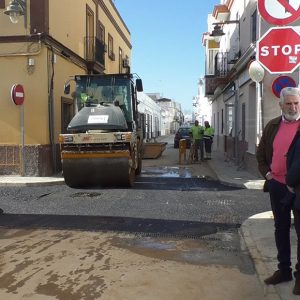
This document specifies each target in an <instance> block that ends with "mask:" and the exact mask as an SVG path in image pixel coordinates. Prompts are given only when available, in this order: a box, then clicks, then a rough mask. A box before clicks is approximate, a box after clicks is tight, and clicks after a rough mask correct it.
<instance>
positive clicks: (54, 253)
mask: <svg viewBox="0 0 300 300" xmlns="http://www.w3.org/2000/svg"><path fill="white" fill-rule="evenodd" d="M175 157H176V152H174V151H173V152H172V151H171V149H170V148H169V152H168V155H166V156H164V157H163V158H162V159H161V160H160V163H161V164H162V165H158V166H153V165H152V164H153V163H154V162H153V161H148V162H145V166H144V169H143V173H142V176H141V177H139V178H138V180H137V184H136V186H135V187H134V188H133V189H119V188H115V189H114V188H109V189H70V188H68V187H66V186H48V187H30V188H29V187H22V188H12V187H11V188H8V187H7V188H1V190H0V199H1V200H0V207H2V208H4V211H5V214H4V215H1V216H0V243H1V247H0V299H30V300H31V299H33V300H35V299H37V300H39V299H41V300H42V299H60V300H68V299H70V300H74V299H105V300H106V299H108V300H111V299H117V300H119V299H122V300H123V299H124V300H127V299H128V300H129V299H130V300H132V299H142V300H144V299H145V300H148V299H149V300H150V299H151V300H152V299H158V300H165V299H172V300H173V299H175V300H176V299H178V300H179V299H180V300H181V299H195V300H199V299H204V300H210V299H214V300H215V299H233V300H235V299H236V300H240V299H255V300H260V299H264V295H263V288H262V287H261V286H260V284H259V282H258V280H257V278H256V275H255V270H254V267H253V264H252V261H251V260H250V258H249V255H248V252H247V251H246V249H244V246H243V243H242V241H241V239H240V236H239V227H240V224H241V223H242V222H243V220H245V219H246V218H247V217H248V216H250V215H252V214H255V213H257V212H259V211H263V210H264V208H265V207H264V205H267V204H268V203H267V202H264V201H263V197H264V196H263V195H262V193H261V191H249V190H240V189H236V188H231V187H228V186H224V185H221V184H220V183H218V182H217V181H216V180H215V178H214V174H213V172H211V170H209V169H208V168H207V166H206V165H205V164H202V165H201V166H195V165H193V167H192V168H190V167H185V166H183V167H182V166H175V167H174V161H175V160H176V158H175ZM168 163H169V165H168ZM264 203H265V204H264Z"/></svg>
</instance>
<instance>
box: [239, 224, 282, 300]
mask: <svg viewBox="0 0 300 300" xmlns="http://www.w3.org/2000/svg"><path fill="white" fill-rule="evenodd" d="M251 222H253V220H251V219H247V220H246V221H245V222H244V223H243V224H242V226H241V228H240V231H239V233H240V236H241V237H242V238H243V240H244V242H245V245H246V247H245V248H246V249H247V250H248V252H249V254H250V257H251V258H252V261H253V264H254V266H255V270H256V274H257V277H258V279H259V282H260V283H261V285H262V287H263V291H264V296H265V297H266V299H269V300H280V299H282V298H281V297H280V295H279V294H278V292H277V290H276V289H275V287H274V286H272V285H266V284H265V283H264V279H265V278H267V277H268V276H269V275H270V273H272V272H270V270H269V269H268V267H267V265H266V264H265V263H264V262H263V261H262V258H261V254H260V252H259V250H258V247H257V245H256V243H255V241H254V239H253V238H252V235H251V232H250V230H249V228H250V226H251Z"/></svg>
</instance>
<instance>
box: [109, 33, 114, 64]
mask: <svg viewBox="0 0 300 300" xmlns="http://www.w3.org/2000/svg"><path fill="white" fill-rule="evenodd" d="M108 56H109V58H110V59H111V60H115V53H114V40H113V38H112V36H111V35H110V34H108Z"/></svg>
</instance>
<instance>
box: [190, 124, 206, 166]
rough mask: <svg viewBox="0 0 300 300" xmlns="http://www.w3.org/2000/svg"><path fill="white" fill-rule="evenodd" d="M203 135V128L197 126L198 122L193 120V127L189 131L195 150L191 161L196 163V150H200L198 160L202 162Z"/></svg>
mask: <svg viewBox="0 0 300 300" xmlns="http://www.w3.org/2000/svg"><path fill="white" fill-rule="evenodd" d="M203 133H204V127H203V126H200V125H199V121H198V120H195V123H194V125H193V126H192V127H191V129H190V135H191V137H192V139H193V146H194V149H195V153H194V157H193V159H194V160H195V161H198V159H199V157H198V150H199V149H200V158H201V160H203V152H204V151H203V144H202V138H203Z"/></svg>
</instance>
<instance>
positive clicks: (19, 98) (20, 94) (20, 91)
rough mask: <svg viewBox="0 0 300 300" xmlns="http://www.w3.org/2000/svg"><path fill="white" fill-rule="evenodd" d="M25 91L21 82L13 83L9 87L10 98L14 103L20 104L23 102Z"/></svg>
mask: <svg viewBox="0 0 300 300" xmlns="http://www.w3.org/2000/svg"><path fill="white" fill-rule="evenodd" d="M24 98H25V93H24V88H23V86H22V85H21V84H14V85H13V86H12V88H11V99H12V101H13V102H14V103H15V104H16V105H22V104H23V102H24Z"/></svg>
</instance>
